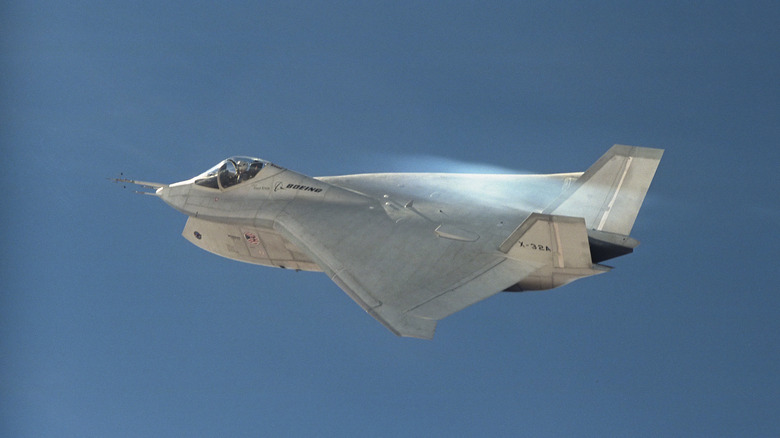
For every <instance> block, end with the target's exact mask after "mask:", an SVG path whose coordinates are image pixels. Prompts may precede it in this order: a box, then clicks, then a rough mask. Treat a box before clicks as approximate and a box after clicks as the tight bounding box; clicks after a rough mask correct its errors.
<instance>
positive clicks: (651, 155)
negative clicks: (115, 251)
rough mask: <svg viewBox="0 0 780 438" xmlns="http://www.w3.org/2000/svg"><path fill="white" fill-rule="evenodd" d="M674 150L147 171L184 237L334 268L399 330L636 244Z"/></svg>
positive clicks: (555, 283)
mask: <svg viewBox="0 0 780 438" xmlns="http://www.w3.org/2000/svg"><path fill="white" fill-rule="evenodd" d="M662 154H663V150H661V149H651V148H644V147H634V146H623V145H615V146H613V147H612V148H611V149H609V150H608V151H607V153H606V154H604V155H603V156H602V157H601V158H600V159H599V160H598V161H596V163H595V164H593V165H592V166H591V167H590V168H588V169H587V170H586V171H585V172H574V173H559V174H550V175H476V174H446V173H373V174H359V175H345V176H329V177H309V176H306V175H303V174H301V173H297V172H295V171H292V170H289V169H286V168H284V167H280V166H278V165H276V164H273V163H271V162H268V161H265V160H262V159H258V158H250V157H239V156H237V157H231V158H228V159H226V160H224V161H222V162H220V163H219V164H217V165H216V166H214V167H212V168H211V169H209V170H207V171H206V172H204V173H202V174H200V175H198V176H196V177H194V178H191V179H189V180H186V181H181V182H177V183H174V184H160V183H151V182H144V181H137V180H132V179H125V178H119V179H116V180H115V181H117V182H123V183H133V184H137V185H139V186H142V187H145V188H147V189H152V191H150V192H146V193H148V194H150V195H154V196H157V197H159V198H160V199H162V200H163V201H165V202H166V203H167V204H168V205H170V206H171V207H173V208H175V209H176V210H178V211H180V212H182V213H184V214H185V215H187V216H188V219H187V223H186V225H185V226H184V231H183V233H182V235H183V236H184V237H185V238H186V239H187V240H189V241H190V242H192V243H193V244H195V245H196V246H198V247H199V248H202V249H204V250H206V251H210V252H212V253H214V254H217V255H220V256H223V257H227V258H229V259H233V260H238V261H242V262H248V263H254V264H257V265H264V266H272V267H278V268H283V269H293V270H296V271H320V272H324V273H325V274H327V276H328V277H330V279H331V280H332V281H333V282H335V283H336V284H337V285H338V287H340V288H341V289H342V290H344V292H346V293H347V295H349V297H350V298H352V299H353V300H354V301H355V302H356V303H357V304H358V305H359V306H360V307H362V308H363V310H365V311H366V312H367V313H368V314H369V315H371V316H372V317H374V318H376V319H377V320H378V321H379V322H380V323H382V324H383V325H384V326H385V327H386V328H387V329H389V330H390V331H391V332H393V333H394V334H396V335H398V336H409V337H415V338H423V339H431V338H433V335H434V331H435V329H436V324H437V322H438V321H439V320H441V319H442V318H445V317H447V316H449V315H451V314H453V313H455V312H457V311H459V310H462V309H464V308H466V307H468V306H470V305H472V304H474V303H476V302H478V301H480V300H483V299H485V298H488V297H490V296H492V295H494V294H497V293H499V292H502V291H508V292H524V291H535V290H545V289H552V288H555V287H559V286H563V285H565V284H568V283H570V282H572V281H574V280H577V279H579V278H584V277H588V276H591V275H596V274H601V273H604V272H607V271H609V270H610V269H611V268H610V267H608V266H606V265H603V264H602V262H604V261H606V260H609V259H612V258H615V257H618V256H622V255H626V254H629V253H631V252H632V251H633V250H634V248H635V247H636V246H637V245H638V244H639V242H638V241H637V240H635V239H634V238H632V237H630V233H631V229H632V227H633V225H634V221H635V219H636V216H637V213H638V212H639V208H640V207H641V205H642V202H643V201H644V198H645V194H646V193H647V190H648V188H649V186H650V182H651V181H652V179H653V176H654V175H655V171H656V168H657V167H658V163H659V162H660V160H661V156H662Z"/></svg>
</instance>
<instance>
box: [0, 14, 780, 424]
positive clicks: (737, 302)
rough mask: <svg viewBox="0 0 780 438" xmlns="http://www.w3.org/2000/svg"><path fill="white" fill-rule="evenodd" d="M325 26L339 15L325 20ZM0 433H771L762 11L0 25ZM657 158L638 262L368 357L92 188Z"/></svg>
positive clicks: (504, 301)
mask: <svg viewBox="0 0 780 438" xmlns="http://www.w3.org/2000/svg"><path fill="white" fill-rule="evenodd" d="M336 3H338V4H336ZM0 17H1V18H0V45H1V46H0V47H1V48H2V52H0V53H2V58H0V61H1V62H2V64H1V65H0V68H1V70H0V73H1V76H0V78H1V79H0V80H1V81H2V82H1V85H2V88H1V89H0V93H1V94H0V99H1V100H0V141H2V143H1V144H2V152H3V157H4V160H3V162H4V164H5V169H4V172H3V173H2V177H0V178H2V187H3V206H2V209H0V215H1V216H0V219H1V220H2V222H1V223H2V224H3V226H2V232H1V233H0V236H1V237H0V238H1V239H2V241H1V242H0V243H2V265H0V269H1V270H0V286H1V289H2V292H1V294H0V435H2V436H8V437H11V436H14V437H16V436H22V437H24V436H31V437H32V436H34V437H45V436H52V437H55V436H56V437H62V436H78V437H84V436H264V435H265V436H289V435H297V436H318V435H326V436H327V435H331V436H401V435H405V436H437V435H438V436H445V435H456V436H468V435H474V436H502V435H503V436H508V435H527V436H554V437H560V436H708V437H709V436H778V435H780V416H778V412H780V377H779V376H780V373H778V371H780V293H779V290H780V286H778V285H780V276H779V275H778V261H780V250H779V249H778V247H779V246H780V237H779V234H778V228H779V227H780V190H778V178H777V175H778V172H777V171H778V163H779V162H780V148H778V138H780V85H779V83H780V81H779V80H778V78H780V26H778V23H780V3H778V2H777V1H763V2H762V1H740V2H737V1H734V2H729V1H720V2H687V1H656V2H619V1H618V2H614V1H598V2H582V1H571V2H557V1H545V2H541V1H540V2H527V1H510V2H476V1H473V2H472V1H456V2H450V1H447V2H434V1H430V2H416V1H415V2H405V1H393V2H295V1H292V2H279V3H278V4H276V3H274V4H264V3H263V2H257V1H245V2H229V3H227V4H223V3H219V2H174V1H172V2H159V1H141V2H104V1H75V2H55V1H51V2H46V1H24V2H22V1H10V2H4V3H3V6H2V7H0ZM613 143H623V144H631V145H641V146H648V147H659V148H665V149H666V154H665V156H664V159H663V161H662V162H661V166H660V167H659V169H658V173H657V174H656V178H655V181H654V183H653V186H652V187H651V189H650V193H649V195H648V198H647V200H646V202H645V205H644V208H643V210H642V212H641V214H640V215H639V219H638V221H637V223H636V226H635V227H634V230H633V233H632V234H633V236H634V237H636V238H637V239H639V240H640V241H642V242H643V243H642V245H641V246H639V247H638V248H637V250H636V251H635V253H634V254H632V255H629V256H626V257H623V258H620V259H616V260H613V261H612V263H611V264H612V265H614V266H615V267H616V269H614V270H613V271H612V272H610V273H609V274H606V275H602V276H597V277H592V278H589V279H585V280H581V281H578V282H575V283H573V284H571V285H568V286H566V287H564V288H561V289H557V290H553V291H547V292H535V293H527V294H499V295H498V296H496V297H493V298H491V299H488V300H486V301H483V302H481V303H479V304H477V305H475V306H472V307H470V308H468V309H466V310H464V311H462V312H460V313H457V314H455V315H453V316H452V317H449V318H447V319H445V320H443V321H442V322H441V323H440V324H439V326H438V330H437V334H436V337H435V339H434V340H433V341H421V340H416V339H402V338H397V337H395V336H393V335H392V334H391V333H389V332H388V331H387V330H386V329H385V328H384V327H382V326H381V325H380V324H379V323H377V322H376V321H375V320H374V319H372V318H371V317H369V316H368V315H366V314H365V313H364V312H363V311H362V310H361V309H360V308H359V307H358V306H357V305H355V303H353V302H352V301H351V300H350V299H349V298H348V297H347V296H346V294H344V293H343V292H342V291H341V290H339V289H338V288H337V287H336V286H335V285H334V284H332V283H331V282H330V281H329V280H328V279H327V278H326V276H324V275H322V274H314V273H294V272H290V271H285V270H280V269H271V268H262V267H257V266H253V265H248V264H242V263H239V262H234V261H230V260H227V259H223V258H220V257H217V256H215V255H212V254H209V253H206V252H204V251H201V250H199V249H197V248H196V247H195V246H193V245H191V244H189V243H188V242H187V241H185V240H184V239H183V238H181V236H180V233H181V230H182V228H183V226H184V222H185V219H186V218H185V217H184V216H183V215H181V214H180V213H178V212H176V211H174V210H172V209H170V208H169V207H167V206H166V205H165V204H163V203H162V202H160V201H159V200H157V199H154V198H151V197H142V196H136V195H134V194H133V193H132V192H131V191H130V190H122V188H121V187H120V186H117V185H114V184H111V183H110V182H108V181H107V180H106V178H108V177H113V176H117V175H118V174H119V172H124V173H125V175H130V176H131V177H135V178H138V179H143V180H148V181H159V182H174V181H179V180H183V179H187V178H190V177H192V176H194V175H196V174H198V173H200V172H202V171H204V170H205V169H207V168H209V167H211V166H212V165H214V164H215V163H217V162H218V161H220V160H221V159H223V158H225V157H227V156H230V155H237V154H242V155H250V156H257V157H260V158H264V159H267V160H270V161H273V162H275V163H278V164H280V165H282V166H285V167H288V168H291V169H293V170H297V171H300V172H303V173H306V174H309V175H313V176H317V175H334V174H347V173H360V172H372V171H403V170H407V171H448V170H459V171H468V170H470V169H474V170H478V171H482V170H484V168H485V167H486V166H487V167H501V168H508V169H516V170H523V171H533V172H539V173H551V172H565V171H582V170H584V169H586V168H587V167H588V166H590V165H591V164H592V163H593V162H594V161H595V160H596V159H597V158H598V157H599V156H601V154H602V153H603V152H604V151H606V150H607V149H608V148H609V147H610V146H611V145H612V144H613Z"/></svg>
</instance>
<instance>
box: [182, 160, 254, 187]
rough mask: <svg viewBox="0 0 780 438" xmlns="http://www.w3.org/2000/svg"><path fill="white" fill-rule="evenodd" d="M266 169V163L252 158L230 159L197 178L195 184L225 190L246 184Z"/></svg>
mask: <svg viewBox="0 0 780 438" xmlns="http://www.w3.org/2000/svg"><path fill="white" fill-rule="evenodd" d="M263 167H265V162H264V161H262V160H260V159H257V158H252V157H230V158H228V159H226V160H223V161H222V162H220V163H219V164H217V165H216V166H214V167H212V168H211V169H209V170H207V171H205V172H204V173H202V174H200V175H198V176H197V177H195V184H197V185H199V186H203V187H208V188H212V189H219V190H224V189H227V188H229V187H233V186H235V185H238V184H242V183H245V182H247V181H249V180H251V179H252V178H254V177H255V176H257V174H258V173H259V172H260V170H261V169H262V168H263Z"/></svg>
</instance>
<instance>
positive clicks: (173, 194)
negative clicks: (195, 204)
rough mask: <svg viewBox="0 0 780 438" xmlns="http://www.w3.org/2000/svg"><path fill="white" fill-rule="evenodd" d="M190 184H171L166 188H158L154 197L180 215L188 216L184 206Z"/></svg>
mask: <svg viewBox="0 0 780 438" xmlns="http://www.w3.org/2000/svg"><path fill="white" fill-rule="evenodd" d="M191 185H192V183H190V182H180V183H175V184H171V185H170V186H167V187H160V188H158V189H157V191H156V192H155V195H157V196H158V197H160V199H162V200H163V201H165V203H166V204H168V205H170V206H171V207H173V208H175V209H176V210H179V211H180V212H182V213H185V214H188V212H187V210H186V208H185V206H186V204H187V198H188V197H189V194H190V187H191Z"/></svg>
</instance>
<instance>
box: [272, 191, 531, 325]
mask: <svg viewBox="0 0 780 438" xmlns="http://www.w3.org/2000/svg"><path fill="white" fill-rule="evenodd" d="M276 223H277V227H278V230H277V231H279V232H280V233H281V234H282V235H284V236H285V238H287V239H288V240H289V241H290V242H292V243H293V244H294V245H296V246H297V247H298V248H300V249H301V250H302V251H304V252H306V253H307V255H308V256H309V257H310V258H311V259H312V260H313V261H314V262H315V263H317V264H318V265H319V266H320V267H321V268H322V269H323V271H325V273H327V275H328V276H329V277H330V278H331V279H332V280H333V281H334V282H335V283H336V284H337V285H338V286H339V287H340V288H341V289H343V290H344V291H345V292H346V293H347V294H348V295H349V296H350V297H351V298H352V299H353V300H354V301H355V302H357V303H358V304H359V305H360V306H361V307H362V308H363V309H364V310H365V311H366V312H368V313H369V314H370V315H371V316H373V317H374V318H376V319H377V320H378V321H380V322H381V323H382V324H383V325H385V327H387V328H388V329H389V330H390V331H392V332H393V333H395V334H396V335H399V336H409V337H417V338H423V339H431V338H432V337H433V334H434V331H435V329H436V323H437V321H438V320H439V319H442V318H444V317H446V316H448V315H450V314H452V313H454V312H457V311H458V310H461V309H463V308H465V307H467V306H470V305H472V304H474V303H476V302H477V301H480V300H482V299H484V298H487V297H489V296H492V295H494V294H496V293H498V292H500V291H502V290H504V289H506V288H508V287H510V286H511V285H513V284H514V283H516V282H517V281H518V278H519V277H522V276H523V271H527V272H526V273H530V272H531V271H532V270H533V269H535V268H534V267H532V266H529V265H524V266H523V265H521V264H520V263H518V262H517V261H515V260H512V259H509V258H507V257H504V255H503V254H501V253H500V252H499V251H498V245H492V243H489V242H488V239H480V240H476V241H469V239H461V238H459V236H458V235H453V234H452V231H449V232H442V229H441V227H440V224H436V223H433V222H431V221H426V220H423V219H420V220H409V221H400V222H396V221H394V220H393V219H392V218H390V217H389V216H388V215H387V214H386V212H385V211H384V210H383V209H382V208H381V207H379V206H378V204H377V207H375V208H370V207H369V206H366V205H364V206H350V207H348V206H344V205H341V206H336V205H323V204H320V205H308V206H307V205H299V206H296V207H295V210H290V209H288V210H286V211H285V212H284V213H283V214H282V215H281V216H279V217H278V218H277V222H276ZM437 229H438V231H437ZM445 231H446V230H445ZM456 233H457V231H456ZM466 236H467V237H471V235H468V234H467V235H466ZM486 245H487V246H486Z"/></svg>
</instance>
